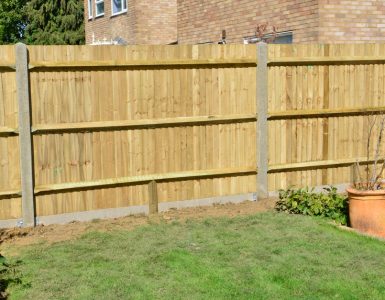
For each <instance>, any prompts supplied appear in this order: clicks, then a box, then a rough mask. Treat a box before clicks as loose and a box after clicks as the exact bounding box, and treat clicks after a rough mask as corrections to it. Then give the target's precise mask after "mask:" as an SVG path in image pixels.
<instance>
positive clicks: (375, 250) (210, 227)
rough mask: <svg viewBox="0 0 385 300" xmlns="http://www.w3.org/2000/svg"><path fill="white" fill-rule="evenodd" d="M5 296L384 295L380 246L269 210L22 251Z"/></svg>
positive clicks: (383, 248)
mask: <svg viewBox="0 0 385 300" xmlns="http://www.w3.org/2000/svg"><path fill="white" fill-rule="evenodd" d="M17 250H18V251H21V252H20V254H19V255H18V257H17V258H16V259H21V260H22V264H21V265H20V267H18V268H19V269H20V272H21V274H22V281H23V283H22V284H11V285H10V286H9V292H10V299H385V242H383V241H378V240H375V239H371V238H367V237H363V236H359V235H357V234H355V233H352V232H347V231H343V230H341V229H338V228H336V227H335V226H333V225H331V224H328V223H327V221H324V220H321V219H316V218H311V217H303V216H293V215H290V216H289V215H286V214H278V213H273V212H268V213H262V214H256V215H252V216H243V217H237V218H217V219H215V218H211V219H206V220H204V221H199V220H195V221H187V222H186V223H178V222H173V223H170V224H166V223H161V224H151V225H146V226H142V227H139V228H137V229H135V230H133V231H124V230H116V231H111V232H89V233H87V234H85V235H84V236H82V237H81V238H79V239H76V240H72V241H66V242H60V243H56V244H53V245H47V244H39V245H34V246H28V247H27V248H25V249H23V250H21V248H20V249H17Z"/></svg>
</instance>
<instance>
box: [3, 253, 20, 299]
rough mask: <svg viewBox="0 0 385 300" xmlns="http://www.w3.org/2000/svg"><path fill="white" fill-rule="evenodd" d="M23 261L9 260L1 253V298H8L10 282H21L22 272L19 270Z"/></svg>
mask: <svg viewBox="0 0 385 300" xmlns="http://www.w3.org/2000/svg"><path fill="white" fill-rule="evenodd" d="M20 263H21V261H16V262H9V261H8V260H7V259H6V258H5V257H4V256H2V255H1V254H0V299H6V298H7V296H8V295H7V292H6V290H7V288H8V286H9V284H21V283H22V281H21V273H20V272H19V271H18V270H17V267H18V266H19V265H20Z"/></svg>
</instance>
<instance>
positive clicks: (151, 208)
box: [148, 180, 158, 215]
mask: <svg viewBox="0 0 385 300" xmlns="http://www.w3.org/2000/svg"><path fill="white" fill-rule="evenodd" d="M148 198H149V199H148V213H149V214H150V215H153V214H157V213H158V189H157V184H156V181H155V180H153V181H151V182H150V183H149V184H148Z"/></svg>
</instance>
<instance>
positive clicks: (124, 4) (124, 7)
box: [123, 0, 127, 10]
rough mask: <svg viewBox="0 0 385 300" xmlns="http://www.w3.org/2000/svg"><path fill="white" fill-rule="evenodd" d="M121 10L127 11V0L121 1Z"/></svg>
mask: <svg viewBox="0 0 385 300" xmlns="http://www.w3.org/2000/svg"><path fill="white" fill-rule="evenodd" d="M123 9H124V10H126V9H127V0H123Z"/></svg>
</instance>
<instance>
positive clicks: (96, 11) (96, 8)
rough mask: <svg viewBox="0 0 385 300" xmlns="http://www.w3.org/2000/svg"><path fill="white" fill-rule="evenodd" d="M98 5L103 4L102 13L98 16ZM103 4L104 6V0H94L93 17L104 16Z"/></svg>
mask: <svg viewBox="0 0 385 300" xmlns="http://www.w3.org/2000/svg"><path fill="white" fill-rule="evenodd" d="M100 3H103V13H101V14H98V4H100ZM104 4H105V3H104V0H95V17H100V16H104V11H105V8H104Z"/></svg>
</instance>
